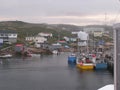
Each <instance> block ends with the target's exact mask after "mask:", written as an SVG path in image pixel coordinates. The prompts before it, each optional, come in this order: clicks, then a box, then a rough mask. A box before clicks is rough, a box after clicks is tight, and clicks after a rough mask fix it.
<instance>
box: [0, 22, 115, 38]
mask: <svg viewBox="0 0 120 90" xmlns="http://www.w3.org/2000/svg"><path fill="white" fill-rule="evenodd" d="M83 27H98V28H99V27H102V28H105V30H108V31H110V32H111V33H112V32H113V28H112V26H105V25H89V26H75V25H68V24H45V23H42V24H35V23H27V22H22V21H4V22H0V30H16V31H17V32H18V34H19V38H24V37H25V36H33V35H37V34H38V33H39V32H47V33H53V36H54V38H56V39H57V38H58V36H60V37H63V36H68V37H70V36H71V32H72V31H80V30H82V29H83Z"/></svg>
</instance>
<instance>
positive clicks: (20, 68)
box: [0, 53, 113, 90]
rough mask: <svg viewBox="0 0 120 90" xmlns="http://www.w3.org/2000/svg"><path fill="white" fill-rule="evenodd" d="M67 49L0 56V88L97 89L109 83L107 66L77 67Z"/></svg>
mask: <svg viewBox="0 0 120 90" xmlns="http://www.w3.org/2000/svg"><path fill="white" fill-rule="evenodd" d="M68 54H69V53H61V54H60V55H44V56H41V55H37V56H33V57H27V58H25V57H15V58H11V59H1V60H0V63H1V64H0V90H97V89H98V88H101V87H103V86H105V85H107V84H113V75H112V73H110V72H109V71H107V70H99V71H95V70H92V71H81V70H79V69H77V68H76V66H75V65H68V63H67V58H68Z"/></svg>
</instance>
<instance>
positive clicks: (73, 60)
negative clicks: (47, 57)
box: [68, 56, 76, 63]
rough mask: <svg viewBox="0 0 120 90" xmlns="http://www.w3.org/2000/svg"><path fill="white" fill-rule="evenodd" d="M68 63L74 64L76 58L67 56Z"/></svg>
mask: <svg viewBox="0 0 120 90" xmlns="http://www.w3.org/2000/svg"><path fill="white" fill-rule="evenodd" d="M68 63H76V56H68Z"/></svg>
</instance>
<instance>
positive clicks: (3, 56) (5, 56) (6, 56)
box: [0, 54, 12, 58]
mask: <svg viewBox="0 0 120 90" xmlns="http://www.w3.org/2000/svg"><path fill="white" fill-rule="evenodd" d="M11 57H12V54H4V55H0V58H11Z"/></svg>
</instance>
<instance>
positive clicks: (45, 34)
mask: <svg viewBox="0 0 120 90" xmlns="http://www.w3.org/2000/svg"><path fill="white" fill-rule="evenodd" d="M38 35H40V36H42V37H52V36H53V35H52V33H43V32H41V33H38Z"/></svg>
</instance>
